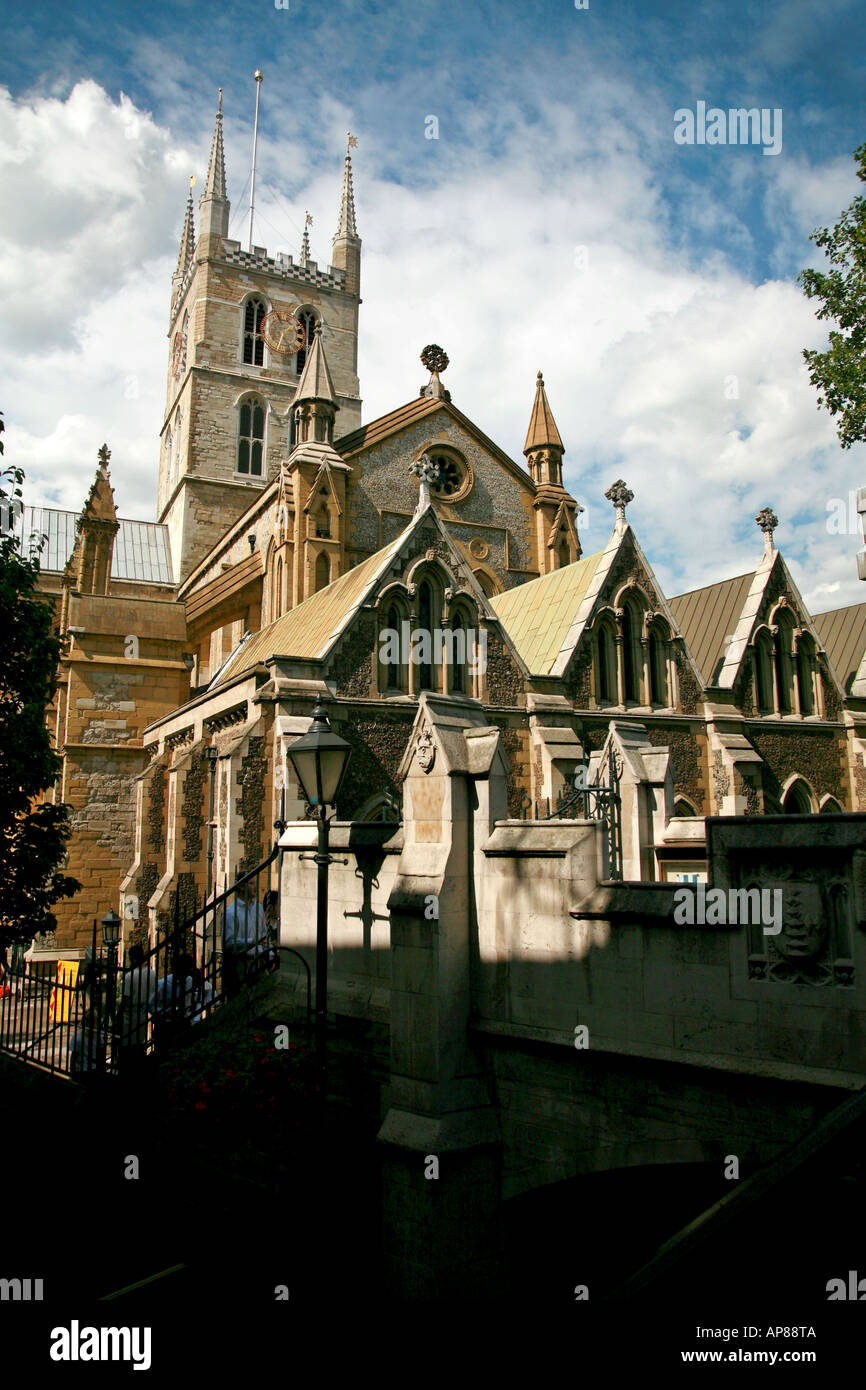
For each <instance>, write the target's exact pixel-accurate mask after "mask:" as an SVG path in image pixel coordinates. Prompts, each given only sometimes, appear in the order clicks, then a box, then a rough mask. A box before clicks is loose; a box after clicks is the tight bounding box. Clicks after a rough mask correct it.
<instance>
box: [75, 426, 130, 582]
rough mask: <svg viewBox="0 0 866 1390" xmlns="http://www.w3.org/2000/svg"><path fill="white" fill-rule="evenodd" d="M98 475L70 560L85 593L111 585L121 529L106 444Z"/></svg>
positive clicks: (77, 523)
mask: <svg viewBox="0 0 866 1390" xmlns="http://www.w3.org/2000/svg"><path fill="white" fill-rule="evenodd" d="M98 458H99V464H98V467H97V469H96V477H95V478H94V480H93V482H92V483H91V485H90V492H89V493H88V496H87V501H86V502H85V504H84V506H83V508H82V510H81V515H80V516H79V518H78V520H77V522H76V523H75V530H76V532H77V539H76V542H75V548H74V550H73V554H72V555H71V556H70V563H69V566H68V567H67V568H68V569H69V570H70V578H73V579H74V584H75V587H76V588H77V589H78V592H79V593H82V594H107V593H108V590H109V587H110V585H111V562H112V558H113V554H114V537H115V536H116V535H117V532H118V531H119V530H120V522H119V521H118V520H117V511H116V510H115V506H114V490H113V488H112V486H111V478H110V475H109V472H108V461H109V459H110V458H111V450H110V449H109V448H108V445H107V444H103V446H102V448H101V449H100V450H99V454H98Z"/></svg>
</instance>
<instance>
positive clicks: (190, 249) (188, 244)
mask: <svg viewBox="0 0 866 1390" xmlns="http://www.w3.org/2000/svg"><path fill="white" fill-rule="evenodd" d="M194 183H195V175H193V176H192V178H191V179H190V181H189V193H188V194H187V199H186V216H185V217H184V220H183V231H182V232H181V234H180V252H179V253H178V258H177V270H176V271H175V275H176V276H177V278H178V279H179V280H183V278H184V276H185V275H186V272H187V271H188V270H189V266H190V261H191V260H192V258H193V255H194V254H195V216H194V213H193V206H192V186H193V184H194Z"/></svg>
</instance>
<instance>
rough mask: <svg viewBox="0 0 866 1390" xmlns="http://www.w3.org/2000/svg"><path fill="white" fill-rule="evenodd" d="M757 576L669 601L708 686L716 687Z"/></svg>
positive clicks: (720, 584)
mask: <svg viewBox="0 0 866 1390" xmlns="http://www.w3.org/2000/svg"><path fill="white" fill-rule="evenodd" d="M754 577H755V576H754V572H752V573H751V574H740V575H737V577H736V578H735V579H723V580H722V581H721V582H720V583H719V584H708V585H707V586H706V588H704V589H692V590H690V591H689V593H686V594H678V595H677V596H676V598H671V599H668V606H669V607H670V610H671V612H672V613H673V615H674V620H675V621H676V625H677V627H678V628H679V630H680V632H681V633H682V635H683V637H684V638H685V642H686V646H687V647H688V649H689V651H690V652H691V654H692V656H693V657H694V660H695V664H696V665H697V668H698V670H699V671H700V673H701V675H702V677H703V679H704V683H705V684H706V685H712V684H713V683H714V681H715V679H716V678H717V676H718V674H719V669H720V667H721V663H722V660H723V658H724V655H725V646H726V643H725V638H726V637H732V636H733V635H734V632H735V630H736V627H737V623H738V621H739V617H740V614H741V613H742V611H743V605H744V603H745V602H746V598H747V596H748V593H749V590H750V589H751V587H752V580H753V579H754Z"/></svg>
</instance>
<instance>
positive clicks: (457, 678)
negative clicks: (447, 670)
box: [449, 612, 467, 695]
mask: <svg viewBox="0 0 866 1390" xmlns="http://www.w3.org/2000/svg"><path fill="white" fill-rule="evenodd" d="M449 655H450V659H451V690H452V692H453V693H454V694H455V695H465V694H466V693H467V691H466V623H465V622H464V620H463V615H462V614H461V613H459V612H458V613H455V614H454V616H453V618H452V619H451V651H450V653H449Z"/></svg>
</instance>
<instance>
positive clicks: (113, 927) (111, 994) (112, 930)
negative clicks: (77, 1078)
mask: <svg viewBox="0 0 866 1390" xmlns="http://www.w3.org/2000/svg"><path fill="white" fill-rule="evenodd" d="M120 928H121V921H120V918H119V917H118V915H117V913H116V912H115V910H114V908H113V907H112V908H110V909H109V911H108V912H106V914H105V916H104V917H103V919H102V940H103V944H104V945H105V948H106V950H107V951H108V971H107V979H106V982H105V1020H104V1024H105V1031H106V1036H107V1035H108V1034H109V1031H110V1030H111V1029H112V1027H113V1025H114V1018H115V1013H116V1004H117V999H116V995H117V947H118V945H119V944H120ZM112 1058H114V1048H113V1047H112ZM115 1067H116V1060H113V1061H112V1069H114V1068H115Z"/></svg>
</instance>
